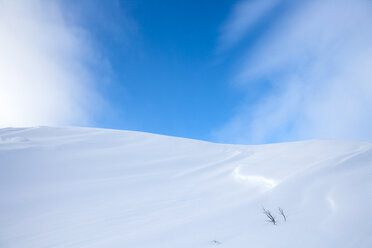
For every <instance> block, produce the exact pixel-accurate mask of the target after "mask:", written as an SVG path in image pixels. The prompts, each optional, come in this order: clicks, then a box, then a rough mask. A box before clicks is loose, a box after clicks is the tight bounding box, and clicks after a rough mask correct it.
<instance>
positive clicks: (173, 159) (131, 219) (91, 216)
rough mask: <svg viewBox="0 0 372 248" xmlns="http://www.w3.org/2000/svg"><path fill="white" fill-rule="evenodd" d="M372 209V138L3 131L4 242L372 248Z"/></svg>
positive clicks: (54, 246) (16, 246) (6, 245)
mask: <svg viewBox="0 0 372 248" xmlns="http://www.w3.org/2000/svg"><path fill="white" fill-rule="evenodd" d="M262 207H265V208H266V209H268V210H271V211H272V213H273V214H274V215H275V216H276V218H277V221H278V223H277V225H272V224H271V223H269V222H267V221H266V220H267V219H266V217H265V215H264V214H263V213H262ZM278 207H281V208H282V209H284V212H285V214H286V215H287V221H286V222H285V221H284V219H283V218H282V216H280V215H279V213H278ZM371 212H372V143H370V142H349V141H304V142H294V143H283V144H273V145H262V146H240V145H223V144H213V143H208V142H202V141H196V140H189V139H182V138H174V137H167V136H160V135H154V134H146V133H140V132H130V131H113V130H104V129H88V128H51V127H39V128H22V129H20V128H18V129H15V128H6V129H0V247H1V248H31V247H32V248H46V247H48V248H49V247H50V248H95V247H102V248H138V247H141V248H199V247H200V248H202V247H216V246H217V247H221V248H225V247H226V248H227V247H230V248H242V247H247V248H248V247H253V248H262V247H273V248H274V247H275V248H277V247H286V248H292V247H293V248H295V247H296V248H297V247H309V248H310V247H311V248H315V247H316V248H319V247H327V248H330V247H337V248H340V247H345V248H346V247H348V248H349V247H350V248H371V247H372V217H371V216H372V213H371Z"/></svg>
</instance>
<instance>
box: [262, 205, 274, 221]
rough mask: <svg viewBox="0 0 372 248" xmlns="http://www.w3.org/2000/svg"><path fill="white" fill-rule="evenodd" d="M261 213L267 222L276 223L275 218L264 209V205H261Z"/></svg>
mask: <svg viewBox="0 0 372 248" xmlns="http://www.w3.org/2000/svg"><path fill="white" fill-rule="evenodd" d="M262 210H263V213H264V214H265V215H266V217H267V218H268V220H267V221H268V222H270V223H272V224H273V225H276V219H275V217H274V216H273V215H272V214H271V212H270V211H269V210H266V209H265V208H264V207H262Z"/></svg>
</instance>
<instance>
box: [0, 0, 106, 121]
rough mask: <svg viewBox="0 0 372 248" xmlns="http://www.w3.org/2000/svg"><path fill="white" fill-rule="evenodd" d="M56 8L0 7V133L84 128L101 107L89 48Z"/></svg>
mask: <svg viewBox="0 0 372 248" xmlns="http://www.w3.org/2000/svg"><path fill="white" fill-rule="evenodd" d="M59 4H60V2H58V1H43V0H32V1H28V0H27V1H5V0H2V1H0V37H1V39H0V54H1V56H0V127H6V126H35V125H74V124H78V125H88V124H89V123H90V122H91V121H92V119H93V116H94V115H95V114H96V110H95V109H99V108H101V107H102V106H103V105H102V104H103V101H102V99H101V97H100V96H99V95H98V93H97V92H96V90H95V83H96V82H95V81H94V78H93V77H94V75H93V74H92V72H91V71H90V69H89V68H88V63H87V61H89V60H91V61H94V60H98V58H97V57H95V54H94V53H93V52H92V51H93V49H94V48H93V47H90V41H89V38H88V36H87V35H86V31H85V30H83V29H80V28H79V27H77V26H76V25H75V26H72V25H69V24H68V23H67V22H66V21H65V19H64V17H63V13H62V12H61V8H60V5H59ZM93 104H94V105H93Z"/></svg>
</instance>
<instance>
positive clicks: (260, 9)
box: [219, 0, 279, 50]
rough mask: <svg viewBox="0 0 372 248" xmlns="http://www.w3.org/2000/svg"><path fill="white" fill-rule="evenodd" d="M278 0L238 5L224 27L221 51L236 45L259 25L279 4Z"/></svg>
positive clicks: (257, 0)
mask: <svg viewBox="0 0 372 248" xmlns="http://www.w3.org/2000/svg"><path fill="white" fill-rule="evenodd" d="M278 2H279V1H278V0H265V1H262V0H250V1H243V2H239V3H237V4H236V5H235V6H234V8H233V10H232V13H231V15H230V17H229V19H228V21H227V22H226V23H225V25H224V26H223V27H222V30H221V31H222V35H221V37H220V41H219V50H226V49H229V48H230V47H232V46H234V45H236V44H237V43H238V42H239V41H240V40H241V39H242V38H243V37H244V35H245V34H246V33H247V32H248V31H249V30H250V29H252V28H253V27H254V26H255V25H257V24H258V23H259V22H260V20H262V19H263V18H264V17H265V16H267V15H268V13H269V12H270V11H271V10H272V9H273V8H274V7H275V6H276V5H277V4H278Z"/></svg>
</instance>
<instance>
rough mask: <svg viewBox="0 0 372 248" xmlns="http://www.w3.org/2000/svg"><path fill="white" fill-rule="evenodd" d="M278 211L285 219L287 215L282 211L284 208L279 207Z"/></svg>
mask: <svg viewBox="0 0 372 248" xmlns="http://www.w3.org/2000/svg"><path fill="white" fill-rule="evenodd" d="M279 213H280V215H281V216H283V219H284V221H285V222H286V221H287V215H286V214H285V213H284V210H283V209H282V208H279Z"/></svg>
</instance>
